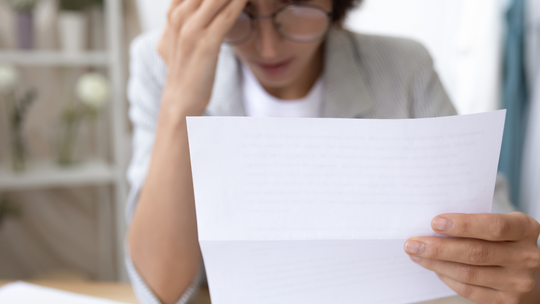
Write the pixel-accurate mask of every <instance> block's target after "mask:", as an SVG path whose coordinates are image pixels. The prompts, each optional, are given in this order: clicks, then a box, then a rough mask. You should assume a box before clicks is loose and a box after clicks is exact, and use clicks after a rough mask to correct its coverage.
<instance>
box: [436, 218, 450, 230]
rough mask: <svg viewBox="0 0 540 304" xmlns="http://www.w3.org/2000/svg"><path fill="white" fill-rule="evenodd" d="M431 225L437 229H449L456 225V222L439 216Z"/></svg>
mask: <svg viewBox="0 0 540 304" xmlns="http://www.w3.org/2000/svg"><path fill="white" fill-rule="evenodd" d="M431 227H433V229H435V230H437V231H449V230H450V229H452V227H454V223H452V221H450V220H448V219H445V218H444V217H437V218H435V219H433V221H432V222H431Z"/></svg>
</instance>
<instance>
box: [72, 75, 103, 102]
mask: <svg viewBox="0 0 540 304" xmlns="http://www.w3.org/2000/svg"><path fill="white" fill-rule="evenodd" d="M76 91H77V97H79V99H80V100H81V101H82V102H83V103H84V104H86V105H87V106H89V107H92V108H95V109H99V108H101V107H102V106H103V105H104V104H105V103H106V102H107V99H108V98H109V84H108V81H107V79H106V78H105V77H104V76H103V75H101V74H99V73H86V74H84V75H82V76H81V78H79V81H78V82H77V88H76Z"/></svg>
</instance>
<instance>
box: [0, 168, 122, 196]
mask: <svg viewBox="0 0 540 304" xmlns="http://www.w3.org/2000/svg"><path fill="white" fill-rule="evenodd" d="M28 167H29V168H28V169H27V170H26V171H24V172H20V173H17V172H13V171H11V170H10V168H9V167H8V168H6V166H5V165H4V166H2V167H0V191H2V190H3V191H5V190H21V189H30V188H55V187H70V186H78V185H97V184H109V183H113V182H114V181H115V171H114V168H113V167H112V166H110V165H108V164H106V163H105V162H102V161H87V162H84V163H81V164H76V165H73V166H72V167H67V168H63V167H59V166H58V165H57V164H55V163H52V162H42V163H31V164H29V166H28Z"/></svg>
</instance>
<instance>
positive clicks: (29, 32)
mask: <svg viewBox="0 0 540 304" xmlns="http://www.w3.org/2000/svg"><path fill="white" fill-rule="evenodd" d="M17 40H18V41H17V42H18V45H19V48H20V49H23V50H29V49H32V48H33V47H34V18H33V14H32V12H31V11H19V12H17Z"/></svg>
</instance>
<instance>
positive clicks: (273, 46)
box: [255, 18, 281, 59]
mask: <svg viewBox="0 0 540 304" xmlns="http://www.w3.org/2000/svg"><path fill="white" fill-rule="evenodd" d="M257 22H258V24H257V25H258V26H257V33H256V34H257V35H256V37H255V39H256V46H257V51H258V52H259V54H260V56H261V57H262V58H268V59H270V58H275V57H277V44H278V42H279V41H280V40H281V36H280V35H279V33H278V32H276V29H275V28H274V21H273V18H260V19H258V20H257Z"/></svg>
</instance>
